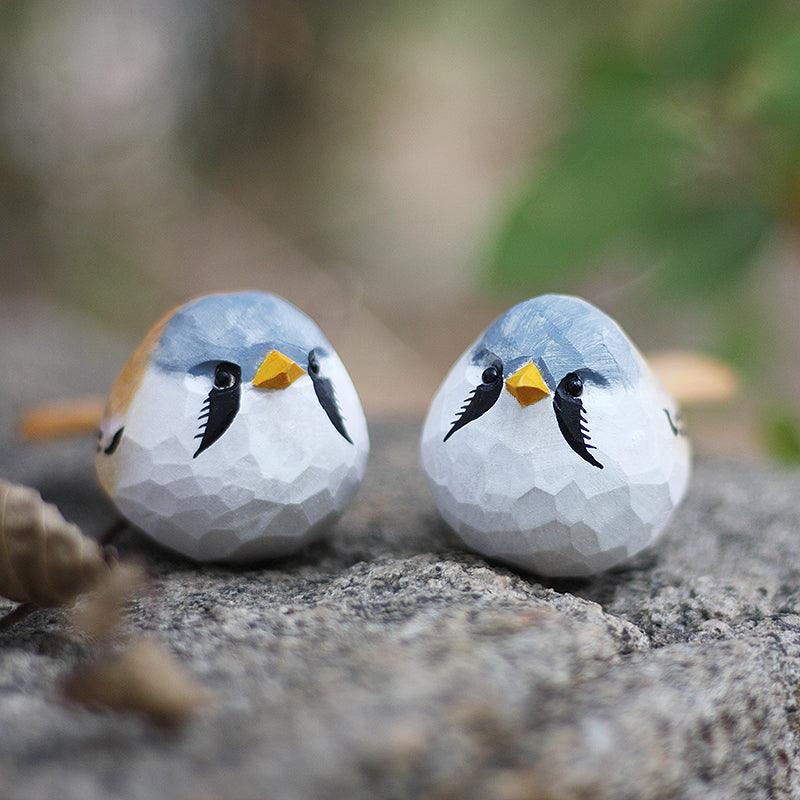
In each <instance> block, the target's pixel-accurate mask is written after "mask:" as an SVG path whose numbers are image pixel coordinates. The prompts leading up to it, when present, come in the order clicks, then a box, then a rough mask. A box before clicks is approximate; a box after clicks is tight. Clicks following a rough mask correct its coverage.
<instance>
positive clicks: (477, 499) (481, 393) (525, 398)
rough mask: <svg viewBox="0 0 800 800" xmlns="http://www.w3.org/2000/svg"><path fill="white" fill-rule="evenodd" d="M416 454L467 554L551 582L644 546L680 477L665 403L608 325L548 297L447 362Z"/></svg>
mask: <svg viewBox="0 0 800 800" xmlns="http://www.w3.org/2000/svg"><path fill="white" fill-rule="evenodd" d="M421 456H422V463H423V468H424V470H425V472H426V474H427V477H428V481H429V484H430V487H431V490H432V492H433V495H434V498H435V500H436V503H437V505H438V507H439V510H440V512H441V513H442V516H443V517H444V519H445V520H446V521H447V523H448V524H449V525H450V526H451V527H452V528H453V529H454V530H455V531H456V533H457V534H458V535H459V536H460V538H461V539H462V540H463V541H464V542H465V544H466V545H468V546H469V547H470V548H471V549H473V550H476V551H478V552H480V553H482V554H484V555H487V556H490V557H493V558H497V559H499V560H502V561H505V562H507V563H510V564H513V565H515V566H518V567H521V568H523V569H526V570H530V571H532V572H536V573H538V574H543V575H550V576H581V575H589V574H592V573H596V572H600V571H602V570H605V569H608V568H609V567H612V566H614V565H615V564H617V563H620V562H622V561H624V560H625V559H627V558H629V557H631V556H633V555H634V554H635V553H637V552H639V551H640V550H642V549H643V548H645V547H647V546H648V545H650V544H651V543H652V542H653V541H654V540H655V539H656V537H657V536H658V534H659V533H660V531H661V530H662V529H663V528H664V526H665V525H666V523H667V521H668V519H669V517H670V515H671V513H672V511H673V510H674V508H675V507H676V505H677V504H678V503H679V502H680V500H681V498H682V496H683V494H684V492H685V489H686V486H687V482H688V476H689V445H688V440H687V439H686V437H685V435H684V431H683V430H682V426H681V424H680V415H679V412H678V410H677V408H676V406H675V403H674V401H673V400H672V399H671V398H670V397H668V396H667V395H666V393H665V392H664V391H663V390H662V389H661V387H660V386H659V385H658V383H657V381H656V379H655V377H654V375H653V374H652V373H651V371H650V369H649V367H648V366H647V364H646V363H645V361H644V359H643V358H642V356H641V355H640V354H639V353H638V351H637V350H636V348H635V347H634V346H633V344H632V343H631V342H630V340H629V339H628V338H627V336H626V335H625V334H624V332H623V331H622V330H621V329H620V328H619V327H618V326H617V325H616V323H614V322H613V320H611V319H610V318H609V317H607V316H606V315H605V314H603V313H602V312H601V311H599V310H598V309H596V308H594V307H593V306H591V305H590V304H589V303H586V302H585V301H583V300H580V299H578V298H573V297H566V296H561V295H544V296H542V297H538V298H535V299H532V300H528V301H526V302H524V303H520V304H519V305H518V306H515V307H514V308H512V309H510V310H509V311H507V312H506V313H505V314H503V315H501V316H500V317H499V318H498V319H497V320H496V321H495V322H494V323H493V324H492V325H491V326H490V327H489V328H488V329H487V330H486V331H485V332H484V333H483V334H482V335H481V336H480V337H479V338H478V340H477V341H476V342H475V343H474V344H473V345H472V346H471V347H470V348H469V349H468V350H467V351H466V352H465V353H464V354H463V355H462V357H461V358H460V359H459V360H458V361H457V362H456V363H455V365H454V366H453V367H452V369H451V370H450V372H449V374H448V376H447V377H446V378H445V381H444V383H443V384H442V386H441V387H440V388H439V391H438V393H437V394H436V396H435V398H434V400H433V402H432V405H431V408H430V410H429V412H428V417H427V419H426V422H425V426H424V430H423V434H422V441H421Z"/></svg>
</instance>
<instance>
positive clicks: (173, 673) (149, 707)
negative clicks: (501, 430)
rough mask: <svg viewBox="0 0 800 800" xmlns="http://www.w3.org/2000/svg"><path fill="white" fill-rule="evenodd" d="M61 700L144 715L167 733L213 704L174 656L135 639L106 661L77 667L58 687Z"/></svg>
mask: <svg viewBox="0 0 800 800" xmlns="http://www.w3.org/2000/svg"><path fill="white" fill-rule="evenodd" d="M62 694H63V696H64V697H65V698H66V699H67V700H69V701H71V702H74V703H78V704H80V705H83V706H87V707H90V708H108V709H112V710H114V711H130V712H138V713H141V714H144V715H145V716H146V717H148V718H149V719H150V720H152V721H153V722H154V723H155V724H156V725H159V726H160V727H162V728H167V729H173V728H177V727H179V726H181V725H182V724H184V723H185V722H186V721H187V720H188V719H189V717H190V716H191V715H192V714H194V713H196V712H197V711H199V710H200V709H202V708H204V707H207V706H209V705H210V704H211V703H212V701H213V695H212V694H211V692H210V691H209V690H208V689H207V688H206V687H204V686H202V685H201V684H199V683H197V682H196V681H195V680H194V679H193V678H191V677H190V676H189V675H187V673H186V672H185V670H184V669H183V667H182V666H181V665H180V664H179V663H178V661H177V660H176V659H175V657H174V656H173V655H172V654H171V653H170V652H168V651H167V650H166V649H165V648H164V647H162V645H160V644H159V643H158V642H156V641H154V640H153V639H140V640H138V641H136V642H134V643H132V644H130V645H129V646H128V647H127V648H125V649H124V650H123V651H122V652H120V653H119V654H117V655H116V656H114V657H111V658H109V659H107V660H104V661H100V662H97V663H94V664H87V665H83V666H79V667H77V668H76V669H75V671H74V672H73V673H72V674H71V675H69V676H68V677H67V678H66V680H65V681H64V682H63V684H62Z"/></svg>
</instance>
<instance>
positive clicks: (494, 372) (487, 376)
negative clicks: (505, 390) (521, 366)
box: [481, 365, 500, 383]
mask: <svg viewBox="0 0 800 800" xmlns="http://www.w3.org/2000/svg"><path fill="white" fill-rule="evenodd" d="M499 377H500V370H498V369H497V367H495V366H494V365H492V366H491V367H486V369H485V370H484V371H483V375H481V380H482V381H483V382H484V383H494V382H495V381H496V380H497V379H498V378H499Z"/></svg>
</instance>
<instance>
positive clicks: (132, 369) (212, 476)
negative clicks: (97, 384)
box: [97, 293, 369, 563]
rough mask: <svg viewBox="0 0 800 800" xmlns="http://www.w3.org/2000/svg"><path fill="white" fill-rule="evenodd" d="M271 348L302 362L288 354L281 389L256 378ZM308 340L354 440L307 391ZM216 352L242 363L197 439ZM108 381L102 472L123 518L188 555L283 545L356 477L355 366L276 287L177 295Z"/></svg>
mask: <svg viewBox="0 0 800 800" xmlns="http://www.w3.org/2000/svg"><path fill="white" fill-rule="evenodd" d="M276 347H280V348H282V349H283V350H288V351H290V352H292V353H293V357H294V358H296V359H298V360H299V361H301V362H302V364H303V366H302V367H300V366H299V365H297V363H296V362H294V361H290V360H285V362H284V363H288V364H293V365H294V366H293V367H292V368H293V369H294V370H295V372H296V373H298V374H299V377H296V378H293V379H292V381H291V382H290V384H289V385H288V386H286V385H284V386H282V387H281V388H265V387H264V386H257V385H254V384H255V383H256V382H257V381H254V375H255V374H256V371H257V368H258V365H259V364H260V363H261V362H262V359H264V358H265V357H266V356H267V355H268V353H271V352H272V353H274V352H275V350H276ZM142 348H144V350H142ZM312 349H314V351H315V353H317V355H316V359H317V363H316V365H315V375H317V374H318V376H319V378H320V379H323V378H324V379H325V380H326V381H329V382H330V385H331V386H332V387H333V389H332V390H333V392H334V393H335V400H334V401H333V402H332V405H333V406H335V407H336V408H338V412H339V414H340V417H341V418H343V424H344V426H345V429H346V433H347V434H348V436H349V438H350V439H352V442H351V441H348V438H347V437H345V436H344V435H343V433H342V432H340V431H339V430H337V428H336V427H335V425H334V423H333V421H332V419H331V418H329V416H328V413H326V410H325V409H324V408H323V405H322V404H321V401H320V400H319V399H318V397H317V394H316V393H315V384H314V382H313V380H312V377H311V375H310V374H309V372H308V368H309V365H308V361H307V359H306V354H307V353H309V351H310V350H312ZM142 353H145V354H146V355H145V356H144V357H143V356H142ZM221 363H232V364H235V365H236V366H237V368H240V369H241V373H242V374H241V381H240V382H239V385H240V394H239V404H238V411H237V412H235V416H233V418H232V421H230V422H229V423H228V425H227V427H226V428H224V429H223V431H224V432H223V433H221V434H220V435H219V436H218V437H217V438H215V439H214V440H213V442H211V443H205V442H204V444H203V446H202V447H200V449H198V445H199V438H200V437H201V436H202V431H204V430H206V427H207V425H208V422H207V421H206V422H204V421H202V420H203V419H204V417H203V414H204V411H205V409H206V408H208V406H207V405H206V403H207V402H208V399H209V396H210V393H211V390H212V387H213V386H214V373H215V365H218V364H221ZM139 365H141V367H140V366H139ZM120 386H121V387H122V389H121V390H119V387H120ZM128 386H132V387H133V388H132V389H127V388H126V387H128ZM115 390H117V392H116V395H115ZM115 390H112V394H111V397H110V399H109V407H108V410H107V414H106V419H105V420H104V422H103V424H102V426H101V437H100V441H99V448H98V456H97V473H98V476H99V478H100V482H101V484H102V485H103V487H104V488H105V490H106V492H107V493H108V495H109V496H110V498H111V499H112V500H113V502H114V503H115V505H116V506H117V508H118V509H119V511H120V513H121V514H122V515H123V516H124V517H125V518H126V519H127V520H129V521H130V522H131V523H133V524H134V525H135V526H136V527H138V528H139V529H141V530H142V531H144V532H145V533H146V534H147V535H148V536H150V537H151V538H152V539H154V540H155V541H156V542H158V543H159V544H161V545H163V546H165V547H167V548H170V549H171V550H174V551H176V552H178V553H181V554H183V555H185V556H188V557H189V558H192V559H194V560H196V561H221V562H237V563H245V562H252V561H259V560H262V559H267V558H275V557H280V556H284V555H287V554H289V553H292V552H294V551H296V550H298V549H299V548H300V547H302V546H303V545H305V544H306V543H307V542H309V541H311V540H313V539H314V538H316V537H318V536H319V535H321V534H322V533H323V532H324V531H325V530H327V528H328V527H329V526H330V525H331V524H332V523H333V522H334V521H335V520H336V519H337V517H338V516H339V515H340V514H341V513H342V512H343V511H344V510H345V508H347V506H348V504H349V503H350V501H351V500H352V498H353V496H354V494H355V492H356V490H357V489H358V486H359V484H360V483H361V480H362V478H363V477H364V471H365V469H366V464H367V457H368V454H369V435H368V432H367V423H366V420H365V418H364V412H363V410H362V408H361V403H360V401H359V398H358V395H357V393H356V390H355V387H354V386H353V383H352V381H351V380H350V376H349V375H348V374H347V370H346V369H345V367H344V365H343V364H342V362H341V360H340V359H339V357H338V355H337V354H336V352H335V351H334V350H333V348H332V346H331V345H330V343H329V342H327V340H326V339H325V337H324V335H323V334H322V332H321V331H320V330H319V328H318V327H317V326H316V324H315V323H314V322H313V321H312V320H311V319H310V318H308V317H307V316H306V315H304V314H303V313H302V312H300V311H299V310H298V309H296V308H295V307H294V306H291V304H289V303H287V302H286V301H285V300H282V299H281V298H278V297H276V296H274V295H267V294H263V293H240V294H229V295H210V296H207V297H204V298H199V299H197V300H195V301H192V302H190V303H188V304H186V305H185V306H182V307H181V308H179V309H177V310H176V311H175V312H173V314H172V316H170V317H168V318H167V321H166V322H165V323H160V324H159V325H158V326H156V328H154V329H153V331H152V332H151V333H150V334H148V336H147V337H146V338H145V340H144V342H143V344H142V346H140V348H139V350H137V352H135V353H134V354H133V356H132V357H131V360H130V361H129V364H128V365H126V368H125V369H124V370H123V372H122V373H121V375H120V378H119V379H118V381H117V384H115ZM120 398H121V399H120ZM126 398H129V400H128V402H127V403H126ZM205 416H208V415H207V414H206V415H205ZM115 434H116V435H115ZM204 448H205V449H204Z"/></svg>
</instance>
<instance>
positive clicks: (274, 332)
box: [153, 292, 331, 380]
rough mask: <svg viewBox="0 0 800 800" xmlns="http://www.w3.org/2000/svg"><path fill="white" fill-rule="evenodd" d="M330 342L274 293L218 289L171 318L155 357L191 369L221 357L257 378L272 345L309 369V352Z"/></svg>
mask: <svg viewBox="0 0 800 800" xmlns="http://www.w3.org/2000/svg"><path fill="white" fill-rule="evenodd" d="M330 347H331V346H330V343H329V342H328V340H327V339H326V338H325V335H324V334H323V333H322V331H321V330H320V328H319V326H318V325H317V324H316V323H315V322H314V321H313V320H312V319H311V318H310V317H308V316H306V315H305V314H304V313H303V312H302V311H300V309H299V308H296V307H295V306H293V305H292V304H291V303H289V302H288V301H286V300H284V299H283V298H281V297H278V296H277V295H274V294H267V293H265V292H237V293H231V294H212V295H207V296H205V297H201V298H198V299H197V300H193V301H191V302H190V303H187V304H186V305H184V306H181V307H180V308H179V309H178V310H177V311H176V312H175V314H174V315H173V316H172V317H171V318H170V320H169V321H168V322H167V324H166V327H165V328H164V331H163V333H162V335H161V338H160V340H159V343H158V346H157V347H156V350H155V352H154V354H153V361H154V363H155V364H156V365H158V366H159V367H160V368H161V369H163V370H166V371H168V372H191V371H194V370H195V369H197V368H198V367H199V366H201V365H204V364H208V363H212V362H219V361H229V362H232V363H235V364H238V365H239V366H240V367H241V369H242V377H243V378H244V379H245V380H251V379H252V378H253V376H254V375H255V372H256V370H257V369H258V367H259V365H260V364H261V362H262V360H263V358H264V356H265V355H266V353H267V352H268V351H270V350H278V351H280V352H281V353H284V354H285V355H287V356H289V357H290V358H291V359H293V360H294V361H295V362H297V364H299V365H300V366H301V367H303V368H304V369H306V368H307V367H308V354H309V352H310V351H311V350H316V352H317V353H318V354H319V355H324V354H325V353H326V352H327V351H328V350H329V349H330Z"/></svg>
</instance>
